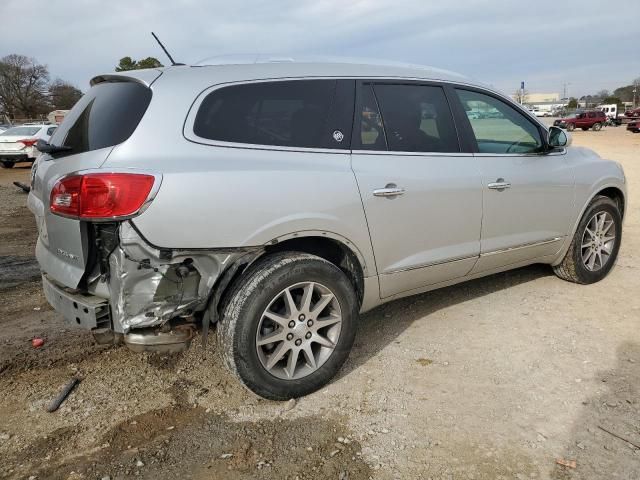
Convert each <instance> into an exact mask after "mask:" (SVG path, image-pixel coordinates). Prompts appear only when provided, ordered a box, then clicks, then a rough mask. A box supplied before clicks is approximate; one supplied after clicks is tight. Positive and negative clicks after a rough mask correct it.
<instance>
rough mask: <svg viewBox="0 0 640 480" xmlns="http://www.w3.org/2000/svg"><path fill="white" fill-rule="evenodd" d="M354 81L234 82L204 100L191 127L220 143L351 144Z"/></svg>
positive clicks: (303, 145) (198, 133) (307, 145)
mask: <svg viewBox="0 0 640 480" xmlns="http://www.w3.org/2000/svg"><path fill="white" fill-rule="evenodd" d="M353 89H354V82H353V81H336V80H293V81H279V82H260V83H250V84H243V85H233V86H229V87H223V88H220V89H217V90H215V91H213V92H212V93H210V94H209V95H207V97H206V98H205V99H204V100H203V101H202V104H201V105H200V108H199V109H198V113H197V115H196V118H195V122H194V126H193V131H194V133H195V134H196V135H197V136H198V137H201V138H206V139H209V140H216V141H222V142H233V143H245V144H253V145H273V146H282V147H302V148H349V143H350V130H351V123H352V120H353V118H352V117H353V101H352V98H353V97H352V96H353Z"/></svg>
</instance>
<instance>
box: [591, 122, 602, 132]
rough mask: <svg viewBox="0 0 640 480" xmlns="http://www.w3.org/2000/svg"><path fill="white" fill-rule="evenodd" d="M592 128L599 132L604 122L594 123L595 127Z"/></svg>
mask: <svg viewBox="0 0 640 480" xmlns="http://www.w3.org/2000/svg"><path fill="white" fill-rule="evenodd" d="M591 128H593V131H594V132H599V131H600V129H601V128H602V124H601V123H599V122H598V123H594V124H593V127H591Z"/></svg>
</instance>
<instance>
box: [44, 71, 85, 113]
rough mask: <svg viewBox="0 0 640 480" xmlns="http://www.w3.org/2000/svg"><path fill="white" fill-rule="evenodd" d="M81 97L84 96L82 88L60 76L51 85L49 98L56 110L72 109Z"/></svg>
mask: <svg viewBox="0 0 640 480" xmlns="http://www.w3.org/2000/svg"><path fill="white" fill-rule="evenodd" d="M80 97H82V92H81V91H80V90H78V89H77V88H76V87H74V86H73V85H71V84H70V83H69V82H65V81H64V80H61V79H59V78H57V79H56V80H55V81H53V82H52V83H51V85H50V86H49V99H50V101H51V106H52V107H53V109H55V110H70V109H71V108H72V107H73V106H74V105H75V104H76V102H77V101H78V100H80Z"/></svg>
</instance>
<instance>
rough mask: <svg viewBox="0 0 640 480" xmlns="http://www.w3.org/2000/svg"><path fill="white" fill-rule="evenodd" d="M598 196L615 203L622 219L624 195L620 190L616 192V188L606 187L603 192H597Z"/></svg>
mask: <svg viewBox="0 0 640 480" xmlns="http://www.w3.org/2000/svg"><path fill="white" fill-rule="evenodd" d="M598 195H602V196H604V197H609V198H610V199H611V200H613V201H614V202H616V204H617V205H618V208H619V209H620V216H621V217H623V218H624V207H625V204H624V194H623V193H622V192H621V191H620V190H618V189H617V188H616V187H608V188H605V189H604V190H601V191H599V192H598Z"/></svg>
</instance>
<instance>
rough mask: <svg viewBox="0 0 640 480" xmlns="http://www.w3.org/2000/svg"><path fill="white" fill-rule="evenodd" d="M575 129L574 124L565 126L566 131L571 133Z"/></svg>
mask: <svg viewBox="0 0 640 480" xmlns="http://www.w3.org/2000/svg"><path fill="white" fill-rule="evenodd" d="M575 129H576V124H575V123H569V124H567V130H568V131H570V132H573V131H574V130H575Z"/></svg>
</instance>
